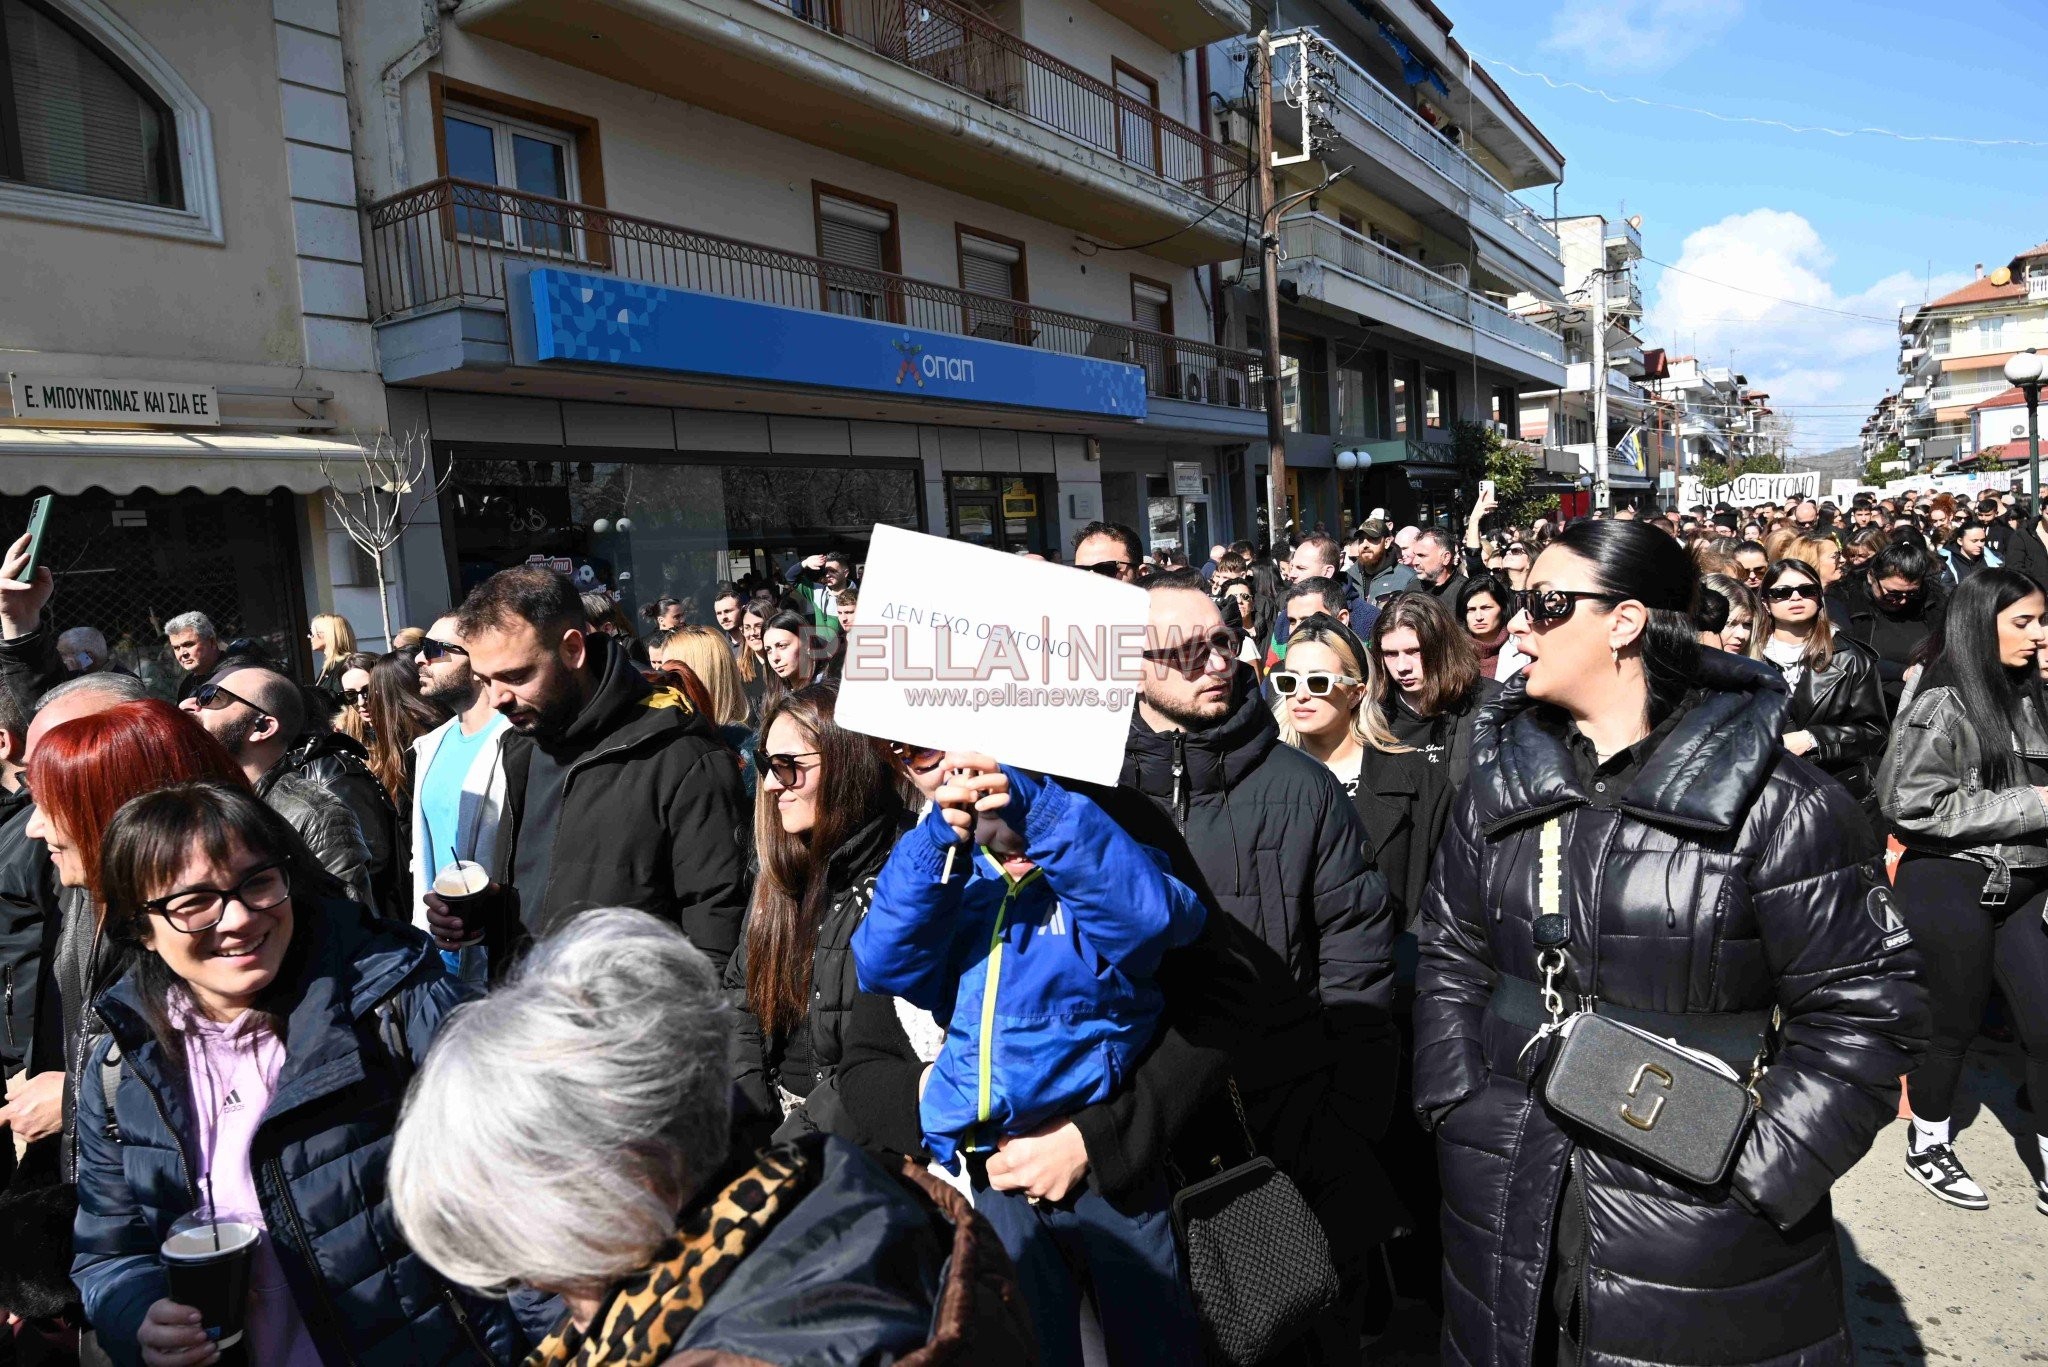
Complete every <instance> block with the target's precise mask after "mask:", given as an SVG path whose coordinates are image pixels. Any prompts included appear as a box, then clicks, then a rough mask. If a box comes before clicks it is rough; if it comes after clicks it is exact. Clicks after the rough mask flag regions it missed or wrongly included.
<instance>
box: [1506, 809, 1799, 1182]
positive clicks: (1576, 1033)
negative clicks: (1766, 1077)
mask: <svg viewBox="0 0 2048 1367" xmlns="http://www.w3.org/2000/svg"><path fill="white" fill-rule="evenodd" d="M1562 845H1563V836H1562V833H1561V828H1560V826H1559V823H1558V821H1557V820H1555V819H1553V820H1551V821H1550V822H1548V823H1546V824H1545V826H1544V827H1543V832H1542V836H1541V857H1542V868H1541V882H1540V889H1541V894H1540V895H1541V901H1540V904H1539V911H1540V912H1541V914H1540V915H1539V916H1538V917H1537V918H1536V921H1535V925H1534V930H1533V933H1534V937H1535V941H1536V950H1537V955H1536V965H1537V967H1538V969H1540V970H1541V971H1542V973H1543V984H1542V988H1541V991H1542V996H1543V1004H1544V1007H1545V1009H1546V1010H1547V1011H1548V1012H1549V1015H1550V1020H1549V1023H1548V1024H1546V1025H1544V1026H1542V1027H1541V1028H1540V1029H1538V1030H1537V1032H1536V1035H1535V1037H1534V1038H1533V1039H1531V1040H1530V1041H1529V1043H1528V1045H1527V1046H1525V1048H1524V1050H1523V1053H1524V1056H1525V1057H1526V1056H1527V1054H1528V1052H1529V1051H1530V1050H1532V1049H1535V1048H1537V1047H1538V1046H1539V1045H1541V1044H1543V1042H1544V1041H1546V1040H1549V1039H1551V1038H1552V1037H1553V1036H1554V1037H1555V1040H1556V1045H1555V1047H1554V1048H1552V1049H1551V1050H1550V1055H1549V1057H1548V1059H1547V1060H1545V1061H1544V1062H1543V1063H1542V1064H1540V1065H1539V1067H1540V1070H1541V1083H1542V1093H1543V1100H1544V1102H1545V1103H1546V1104H1548V1105H1549V1106H1550V1108H1551V1109H1552V1110H1554V1111H1556V1112H1557V1113H1558V1114H1559V1115H1561V1116H1563V1117H1565V1118H1566V1119H1567V1120H1570V1121H1572V1122H1573V1123H1575V1124H1577V1125H1579V1126H1582V1127H1584V1128H1585V1129H1588V1130H1591V1131H1593V1132H1594V1133H1596V1134H1598V1135H1600V1136H1601V1137H1602V1138H1604V1139H1606V1140H1608V1141H1609V1142H1610V1143H1613V1144H1616V1145H1618V1146H1620V1147H1621V1148H1623V1149H1626V1150H1627V1151H1628V1152H1629V1153H1631V1154H1633V1155H1635V1156H1636V1157H1638V1158H1640V1159H1642V1160H1643V1161H1644V1162H1645V1163H1647V1164H1649V1165H1650V1166H1652V1167H1655V1168H1658V1169H1660V1170H1662V1171H1663V1172H1665V1173H1668V1174H1670V1175H1672V1176H1674V1177H1678V1178H1681V1179H1683V1180H1685V1181H1687V1182H1693V1183H1697V1184H1699V1185H1702V1186H1713V1185H1715V1184H1718V1183H1719V1182H1721V1181H1722V1180H1723V1179H1725V1178H1726V1177H1727V1175H1728V1169H1729V1167H1730V1166H1732V1165H1733V1163H1734V1161H1735V1153H1736V1150H1737V1149H1739V1148H1740V1147H1741V1145H1742V1138H1743V1136H1744V1135H1745V1134H1747V1133H1748V1131H1749V1124H1750V1120H1751V1117H1753V1116H1754V1115H1755V1113H1756V1111H1757V1110H1758V1109H1759V1108H1760V1107H1761V1106H1762V1104H1763V1102H1762V1098H1761V1097H1760V1096H1759V1095H1758V1093H1757V1084H1758V1083H1759V1081H1761V1079H1762V1077H1763V1074H1764V1071H1765V1068H1766V1066H1767V1058H1768V1055H1769V1052H1770V1047H1771V1042H1772V1034H1773V1030H1772V1028H1771V1027H1770V1026H1769V1025H1767V1026H1766V1027H1765V1029H1764V1030H1763V1031H1762V1033H1761V1036H1760V1038H1759V1039H1758V1042H1757V1052H1756V1057H1755V1059H1754V1060H1753V1061H1752V1062H1751V1064H1750V1068H1749V1076H1748V1077H1747V1078H1746V1079H1745V1078H1743V1077H1742V1076H1740V1075H1739V1074H1738V1073H1737V1072H1736V1070H1735V1069H1734V1068H1732V1067H1730V1066H1729V1065H1728V1064H1727V1063H1725V1062H1723V1061H1722V1060H1721V1059H1719V1058H1717V1057H1715V1056H1714V1055H1713V1054H1710V1053H1708V1052H1706V1051H1705V1050H1701V1049H1691V1048H1687V1047H1686V1046H1685V1045H1683V1044H1680V1043H1678V1042H1677V1041H1676V1040H1675V1039H1669V1038H1664V1037H1662V1036H1659V1035H1656V1034H1653V1033H1651V1032H1650V1031H1649V1030H1645V1029H1642V1028H1640V1027H1638V1026H1635V1025H1631V1024H1629V1023H1628V1022H1626V1021H1623V1020H1617V1019H1614V1018H1613V1017H1611V1016H1602V1015H1600V1014H1598V1012H1597V1009H1596V1008H1597V1005H1598V992H1599V983H1598V981H1597V979H1598V974H1599V954H1598V952H1597V950H1596V951H1595V952H1594V953H1593V956H1592V966H1593V975H1594V979H1595V980H1594V981H1593V982H1592V983H1590V984H1589V986H1590V987H1591V989H1592V991H1591V993H1590V994H1589V995H1588V996H1587V997H1586V998H1585V1001H1584V1004H1583V1005H1582V1007H1581V1009H1580V1010H1579V1011H1577V1012H1575V1013H1573V1014H1570V1015H1567V1014H1566V1013H1565V1009H1564V997H1563V994H1562V993H1560V992H1559V991H1558V987H1557V983H1558V979H1559V977H1560V976H1561V975H1562V974H1563V973H1564V971H1565V968H1566V966H1567V963H1568V958H1567V955H1566V945H1567V944H1568V943H1569V941H1570V938H1571V923H1570V921H1569V920H1568V919H1567V918H1566V916H1565V915H1564V913H1563V911H1562V900H1563V899H1562V889H1561V882H1562V866H1563V850H1562ZM1773 1020H1775V1015H1774V1017H1773Z"/></svg>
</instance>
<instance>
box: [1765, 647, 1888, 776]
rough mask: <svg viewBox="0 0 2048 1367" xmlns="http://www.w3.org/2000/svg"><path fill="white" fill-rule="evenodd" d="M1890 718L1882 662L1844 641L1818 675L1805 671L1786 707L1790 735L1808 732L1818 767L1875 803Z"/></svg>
mask: <svg viewBox="0 0 2048 1367" xmlns="http://www.w3.org/2000/svg"><path fill="white" fill-rule="evenodd" d="M1886 730H1887V715H1886V712H1885V703H1884V688H1883V686H1882V685H1881V684H1880V683H1879V681H1878V677H1877V661H1876V659H1875V658H1874V657H1873V656H1872V655H1871V654H1870V653H1869V652H1868V651H1867V650H1865V649H1864V648H1863V647H1862V646H1860V645H1857V644H1856V643H1855V642H1854V641H1851V640H1846V639H1843V638H1840V637H1837V638H1836V641H1835V654H1834V658H1833V659H1832V660H1830V661H1829V662H1828V667H1827V668H1826V669H1823V670H1820V671H1818V672H1816V671H1814V670H1811V669H1807V670H1802V671H1801V672H1800V675H1799V682H1798V683H1797V684H1796V685H1794V687H1793V689H1792V701H1791V704H1790V705H1789V706H1788V707H1787V708H1786V709H1785V731H1786V734H1788V735H1789V734H1790V733H1792V732H1794V731H1805V732H1807V733H1808V734H1810V735H1811V736H1812V737H1813V741H1814V748H1813V750H1812V751H1811V752H1810V753H1809V754H1808V755H1807V758H1808V759H1809V760H1810V761H1812V763H1813V765H1814V767H1816V768H1818V769H1819V770H1820V771H1821V772H1823V773H1825V774H1827V775H1829V776H1830V777H1832V778H1834V779H1836V780H1838V781H1839V782H1840V783H1841V785H1842V786H1843V787H1844V788H1847V789H1848V790H1849V795H1850V796H1851V797H1853V798H1855V799H1856V800H1857V801H1858V802H1868V801H1869V800H1870V777H1871V772H1872V771H1873V770H1874V769H1875V768H1876V767H1877V757H1878V756H1879V755H1881V754H1883V753H1884V741H1885V733H1886Z"/></svg>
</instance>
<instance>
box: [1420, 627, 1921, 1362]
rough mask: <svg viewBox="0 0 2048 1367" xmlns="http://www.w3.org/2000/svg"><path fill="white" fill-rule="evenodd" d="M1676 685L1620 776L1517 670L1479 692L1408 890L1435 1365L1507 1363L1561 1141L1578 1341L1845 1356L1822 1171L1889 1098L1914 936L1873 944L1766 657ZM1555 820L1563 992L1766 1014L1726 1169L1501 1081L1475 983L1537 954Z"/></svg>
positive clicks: (1528, 1331)
mask: <svg viewBox="0 0 2048 1367" xmlns="http://www.w3.org/2000/svg"><path fill="white" fill-rule="evenodd" d="M1700 684H1701V691H1700V692H1699V693H1698V694H1697V695H1696V701H1694V702H1693V704H1692V705H1691V706H1690V708H1689V710H1687V711H1685V712H1684V713H1683V714H1682V715H1681V716H1679V717H1678V719H1677V720H1676V722H1675V723H1674V724H1672V725H1671V728H1670V730H1669V732H1668V734H1666V735H1665V737H1664V738H1663V740H1662V742H1661V743H1660V744H1657V745H1656V747H1655V749H1654V750H1653V751H1652V753H1651V754H1649V756H1648V757H1647V758H1646V760H1645V761H1644V763H1643V765H1642V767H1641V769H1640V770H1639V771H1638V772H1637V774H1636V776H1635V778H1634V780H1633V781H1632V782H1629V783H1627V785H1626V787H1625V788H1623V789H1622V791H1620V792H1618V793H1595V794H1589V793H1588V792H1587V791H1585V789H1584V788H1582V787H1581V780H1580V778H1579V777H1578V770H1577V766H1576V765H1575V764H1574V762H1573V760H1572V758H1571V756H1570V754H1569V753H1568V751H1567V749H1566V746H1565V743H1564V740H1563V739H1562V735H1563V731H1564V727H1565V726H1566V725H1568V723H1565V722H1563V721H1562V720H1561V719H1560V718H1559V717H1558V716H1556V715H1545V713H1546V712H1547V711H1548V710H1547V709H1539V708H1535V707H1533V706H1532V705H1531V703H1530V701H1529V699H1528V698H1527V697H1526V696H1525V695H1524V692H1523V683H1522V681H1521V680H1516V681H1514V682H1512V683H1510V684H1509V685H1508V689H1507V692H1506V693H1505V694H1504V695H1503V696H1502V697H1501V698H1500V699H1499V700H1498V701H1497V702H1495V703H1494V704H1492V705H1490V706H1489V707H1488V708H1487V709H1486V710H1485V711H1483V712H1482V713H1481V714H1480V718H1479V725H1478V728H1477V737H1476V739H1477V748H1476V752H1475V759H1474V763H1473V769H1472V778H1471V781H1470V783H1469V784H1468V786H1467V788H1466V791H1465V794H1464V796H1463V797H1462V798H1460V800H1459V802H1458V806H1457V811H1456V813H1455V815H1454V818H1453V821H1452V825H1451V830H1450V832H1449V834H1448V835H1446V837H1445V840H1444V847H1443V851H1442V853H1441V854H1440V855H1439V857H1438V860H1437V867H1436V872H1435V875H1434V876H1433V878H1432V879H1431V882H1430V889H1429V893H1428V897H1427V899H1426V903H1425V909H1424V916H1425V925H1424V928H1423V936H1422V968H1421V974H1420V981H1419V984H1418V994H1419V995H1418V1000H1417V1004H1416V1012H1415V1029H1416V1061H1415V1071H1416V1107H1417V1109H1418V1111H1420V1112H1421V1113H1422V1114H1423V1115H1424V1116H1425V1117H1426V1118H1427V1119H1428V1120H1429V1121H1431V1122H1432V1123H1435V1124H1436V1127H1437V1135H1438V1140H1439V1143H1438V1152H1439V1155H1440V1158H1441V1165H1442V1172H1443V1187H1444V1193H1445V1206H1444V1216H1443V1230H1444V1245H1445V1264H1444V1301H1445V1307H1444V1308H1445V1318H1444V1344H1443V1346H1444V1361H1445V1362H1447V1363H1472V1364H1481V1363H1483V1364H1488V1367H1506V1364H1517V1365H1518V1367H1519V1364H1522V1363H1526V1362H1528V1361H1529V1359H1530V1354H1531V1350H1532V1347H1534V1335H1535V1333H1536V1324H1537V1314H1538V1306H1539V1302H1540V1300H1541V1297H1542V1294H1543V1283H1544V1273H1545V1268H1546V1266H1547V1264H1548V1261H1549V1259H1550V1257H1551V1256H1552V1253H1551V1249H1552V1237H1553V1228H1552V1227H1553V1223H1554V1222H1553V1213H1554V1212H1555V1211H1556V1210H1557V1208H1558V1203H1559V1193H1560V1192H1561V1191H1563V1190H1564V1188H1565V1182H1566V1173H1567V1166H1568V1163H1572V1160H1574V1159H1575V1160H1576V1162H1575V1164H1572V1165H1573V1166H1575V1167H1576V1171H1577V1173H1578V1175H1579V1179H1580V1190H1582V1191H1583V1193H1584V1207H1583V1209H1584V1214H1585V1219H1586V1229H1587V1243H1586V1253H1585V1257H1586V1276H1585V1279H1584V1281H1583V1283H1582V1284H1581V1285H1582V1295H1583V1301H1582V1319H1581V1322H1580V1331H1581V1332H1580V1340H1581V1343H1582V1345H1583V1347H1584V1361H1585V1362H1586V1363H1588V1364H1599V1365H1600V1367H1619V1364H1622V1363H1627V1364H1629V1365H1630V1367H1643V1365H1644V1364H1651V1363H1688V1364H1696V1365H1697V1364H1734V1363H1774V1364H1786V1365H1787V1367H1789V1365H1790V1364H1798V1365H1799V1367H1820V1364H1826V1363H1842V1364H1847V1363H1849V1362H1850V1361H1851V1360H1852V1353H1853V1349H1852V1347H1851V1345H1850V1341H1849V1336H1848V1331H1847V1329H1846V1328H1845V1326H1844V1322H1843V1315H1842V1285H1841V1272H1840V1264H1839V1261H1838V1258H1839V1255H1838V1252H1837V1250H1836V1247H1835V1233H1834V1223H1833V1218H1832V1215H1831V1213H1830V1211H1829V1206H1828V1189H1829V1187H1830V1186H1832V1185H1833V1183H1834V1181H1835V1179H1836V1178H1837V1177H1838V1176H1840V1175H1841V1174H1842V1173H1844V1172H1847V1171H1848V1170H1849V1167H1850V1165H1851V1164H1853V1163H1855V1162H1856V1160H1857V1159H1858V1158H1860V1157H1862V1155H1863V1154H1864V1152H1865V1151H1866V1150H1868V1148H1869V1147H1870V1143H1871V1140H1872V1139H1873V1137H1874V1136H1875V1135H1876V1134H1877V1132H1878V1131H1879V1130H1880V1129H1882V1128H1883V1127H1884V1125H1885V1124H1886V1123H1887V1122H1888V1121H1889V1120H1891V1119H1892V1117H1893V1116H1894V1115H1895V1114H1896V1105H1897V1099H1898V1079H1899V1076H1900V1074H1902V1073H1905V1072H1909V1071H1910V1070H1911V1068H1912V1065H1913V1061H1914V1059H1915V1058H1917V1057H1918V1055H1919V1053H1920V1051H1921V1049H1922V1048H1923V1047H1924V1044H1925V1041H1926V1037H1927V1031H1928V1016H1927V1001H1926V995H1925V992H1924V990H1923V989H1922V987H1921V986H1920V984H1919V982H1918V981H1917V977H1916V974H1917V963H1918V956H1917V954H1916V953H1915V952H1914V951H1913V950H1912V948H1911V947H1910V946H1908V945H1905V944H1903V943H1901V941H1900V939H1899V938H1898V937H1896V936H1894V937H1892V938H1890V940H1889V941H1888V939H1887V929H1886V927H1887V925H1889V924H1891V918H1890V916H1889V914H1888V913H1889V912H1890V907H1889V899H1890V896H1891V893H1890V890H1889V889H1888V888H1886V887H1885V885H1884V877H1883V871H1882V867H1881V865H1880V864H1879V863H1878V861H1877V860H1876V859H1875V858H1873V856H1874V855H1875V852H1876V850H1875V842H1874V841H1873V839H1872V838H1871V836H1870V834H1869V831H1868V828H1867V827H1866V825H1865V823H1864V822H1863V820H1862V818H1861V816H1860V815H1859V814H1858V812H1857V810H1856V807H1855V804H1853V803H1852V802H1851V801H1850V800H1849V798H1848V796H1847V794H1845V793H1844V792H1843V791H1842V789H1841V788H1840V787H1839V786H1838V785H1836V784H1833V783H1829V782H1827V781H1826V780H1825V779H1823V778H1822V777H1821V776H1820V774H1818V773H1817V772H1816V771H1815V770H1814V769H1813V768H1812V767H1811V766H1809V765H1807V764H1806V763H1804V762H1803V761H1801V760H1797V759H1794V758H1792V757H1790V756H1789V755H1786V754H1785V753H1784V750H1783V746H1782V744H1781V743H1780V741H1779V734H1780V721H1781V718H1782V716H1783V712H1784V707H1785V702H1786V697H1785V694H1784V692H1783V691H1782V684H1781V683H1780V682H1779V680H1778V679H1777V677H1776V676H1775V674H1774V673H1773V672H1772V671H1770V670H1769V669H1768V668H1767V667H1766V666H1763V665H1761V664H1758V663H1756V662H1753V661H1749V660H1744V659H1739V658H1737V657H1735V656H1732V655H1728V654H1725V653H1722V652H1719V651H1708V652H1705V656H1704V659H1703V661H1702V664H1701V668H1700ZM1596 796H1597V797H1598V799H1599V802H1600V804H1602V805H1593V804H1592V802H1591V801H1590V799H1591V798H1592V797H1596ZM1551 816H1560V817H1562V820H1563V823H1564V842H1565V845H1564V861H1563V879H1562V888H1563V902H1564V910H1565V911H1566V913H1567V914H1568V916H1569V918H1570V920H1571V944H1572V946H1574V951H1573V960H1574V968H1575V977H1576V979H1577V981H1576V986H1577V988H1578V989H1579V990H1580V991H1581V992H1585V991H1589V990H1595V989H1596V988H1597V995H1598V998H1599V1000H1600V1001H1602V1002H1606V1003H1611V1004H1613V1005H1615V1006H1620V1007H1624V1008H1635V1009H1639V1010H1654V1011H1663V1012H1672V1013H1687V1014H1691V1013H1700V1012H1737V1011H1758V1010H1764V1009H1768V1008H1770V1007H1772V1006H1776V1007H1778V1008H1779V1009H1780V1010H1782V1012H1783V1017H1784V1019H1783V1027H1782V1030H1781V1033H1780V1038H1779V1044H1778V1047H1777V1051H1776V1055H1775V1059H1774V1061H1773V1063H1772V1065H1771V1068H1770V1071H1769V1072H1768V1073H1767V1074H1766V1075H1765V1077H1764V1079H1763V1081H1762V1084H1761V1090H1762V1097H1763V1107H1762V1110H1761V1111H1760V1112H1759V1113H1758V1114H1757V1116H1756V1117H1755V1119H1754V1121H1753V1122H1752V1124H1751V1127H1750V1129H1749V1132H1748V1134H1747V1136H1746V1137H1745V1138H1744V1140H1743V1142H1742V1147H1741V1149H1740V1151H1739V1152H1738V1154H1737V1156H1736V1159H1735V1163H1734V1167H1733V1169H1732V1174H1731V1178H1730V1181H1729V1182H1728V1183H1727V1184H1726V1185H1725V1186H1720V1187H1714V1188H1698V1187H1692V1186H1688V1185H1683V1184H1679V1183H1675V1182H1671V1181H1668V1180H1666V1179H1664V1178H1663V1177H1661V1176H1657V1175H1655V1174H1653V1173H1652V1172H1650V1171H1649V1170H1647V1169H1646V1168H1644V1167H1643V1166H1641V1165H1640V1164H1639V1163H1637V1162H1634V1161H1632V1160H1631V1159H1630V1158H1629V1157H1628V1156H1627V1155H1626V1154H1625V1152H1624V1151H1623V1150H1621V1149H1619V1148H1616V1147H1614V1146H1611V1145H1609V1144H1607V1143H1605V1142H1603V1141H1600V1140H1597V1139H1594V1138H1591V1137H1589V1136H1588V1135H1586V1134H1585V1133H1584V1132H1580V1131H1575V1130H1573V1129H1570V1128H1568V1127H1567V1126H1566V1125H1565V1124H1564V1123H1563V1122H1561V1121H1560V1120H1559V1119H1558V1117H1557V1116H1556V1115H1555V1114H1554V1113H1552V1112H1551V1111H1550V1110H1549V1109H1547V1108H1546V1107H1545V1106H1544V1105H1543V1103H1542V1102H1541V1101H1540V1100H1538V1099H1537V1096H1536V1094H1535V1093H1534V1092H1533V1091H1532V1088H1531V1084H1529V1083H1528V1082H1525V1081H1524V1080H1523V1079H1522V1076H1521V1073H1520V1069H1519V1066H1518V1062H1517V1060H1518V1056H1519V1054H1520V1052H1521V1050H1522V1047H1523V1045H1524V1043H1525V1042H1526V1041H1527V1040H1528V1038H1529V1036H1530V1033H1531V1032H1530V1031H1529V1030H1528V1029H1527V1028H1523V1027H1517V1026H1514V1025H1510V1024H1508V1023H1507V1022H1506V1021H1505V1020H1503V1019H1502V1018H1501V1017H1500V1016H1499V1015H1497V1014H1495V1013H1494V1012H1492V1011H1489V1010H1488V1006H1487V1004H1488V1001H1489V999H1490V997H1491V996H1492V993H1493V990H1494V984H1495V982H1496V980H1497V978H1499V977H1500V976H1502V975H1511V976H1514V977H1518V978H1522V979H1525V980H1530V981H1533V980H1535V979H1536V978H1537V976H1538V974H1537V970H1536V966H1535V949H1534V946H1533V944H1532V943H1531V926H1532V923H1533V921H1534V918H1535V916H1536V913H1537V899H1538V855H1537V843H1538V837H1539V831H1540V829H1541V826H1542V824H1543V822H1544V820H1545V819H1546V818H1548V817H1551ZM1588 946H1591V951H1592V952H1591V954H1590V955H1589V954H1588V953H1587V952H1586V947H1588ZM1588 958H1591V959H1592V960H1593V963H1594V966H1595V968H1594V973H1588V971H1587V969H1586V967H1585V964H1586V961H1587V960H1588ZM1595 974H1597V982H1596V981H1595Z"/></svg>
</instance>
